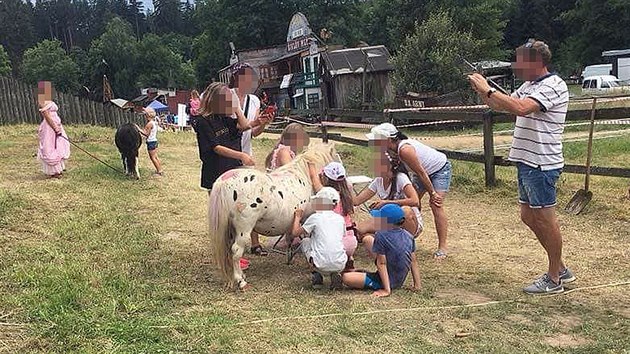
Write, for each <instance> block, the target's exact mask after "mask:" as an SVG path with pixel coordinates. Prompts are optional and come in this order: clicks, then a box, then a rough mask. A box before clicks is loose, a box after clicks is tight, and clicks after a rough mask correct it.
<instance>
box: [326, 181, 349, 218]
mask: <svg viewBox="0 0 630 354" xmlns="http://www.w3.org/2000/svg"><path fill="white" fill-rule="evenodd" d="M327 181H328V185H329V187H333V188H335V189H336V190H337V192H339V196H340V197H341V209H342V210H343V215H352V214H354V204H353V203H352V193H351V192H350V187H348V181H346V179H345V178H344V179H343V180H341V181H332V180H330V179H329V178H327Z"/></svg>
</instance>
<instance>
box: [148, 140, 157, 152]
mask: <svg viewBox="0 0 630 354" xmlns="http://www.w3.org/2000/svg"><path fill="white" fill-rule="evenodd" d="M157 148H158V142H157V141H147V150H148V151H152V150H155V149H157Z"/></svg>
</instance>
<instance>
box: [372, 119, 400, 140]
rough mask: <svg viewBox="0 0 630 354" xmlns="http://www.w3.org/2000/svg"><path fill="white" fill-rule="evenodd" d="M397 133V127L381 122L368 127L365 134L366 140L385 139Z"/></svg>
mask: <svg viewBox="0 0 630 354" xmlns="http://www.w3.org/2000/svg"><path fill="white" fill-rule="evenodd" d="M396 135H398V129H396V127H395V126H394V125H393V124H391V123H382V124H379V125H377V126H375V127H372V129H370V132H369V133H368V134H365V136H367V138H368V140H385V139H388V138H394V137H396Z"/></svg>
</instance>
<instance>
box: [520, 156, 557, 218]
mask: <svg viewBox="0 0 630 354" xmlns="http://www.w3.org/2000/svg"><path fill="white" fill-rule="evenodd" d="M516 170H517V171H518V178H517V180H518V201H519V203H521V204H528V205H529V207H530V208H533V209H540V208H549V207H553V206H555V205H556V183H557V182H558V179H559V178H560V174H562V169H561V168H558V169H555V170H549V171H542V170H541V169H540V168H534V167H531V166H529V165H526V164H524V163H520V162H519V163H517V164H516Z"/></svg>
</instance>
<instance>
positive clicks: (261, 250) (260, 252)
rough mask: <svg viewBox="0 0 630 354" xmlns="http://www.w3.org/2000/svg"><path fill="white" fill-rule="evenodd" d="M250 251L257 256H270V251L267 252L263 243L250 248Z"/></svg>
mask: <svg viewBox="0 0 630 354" xmlns="http://www.w3.org/2000/svg"><path fill="white" fill-rule="evenodd" d="M249 253H251V254H255V255H257V256H268V255H269V252H267V251H266V250H265V249H264V248H262V246H261V245H258V246H254V247H252V248H250V249H249Z"/></svg>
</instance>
